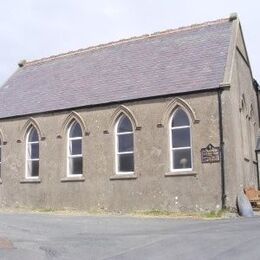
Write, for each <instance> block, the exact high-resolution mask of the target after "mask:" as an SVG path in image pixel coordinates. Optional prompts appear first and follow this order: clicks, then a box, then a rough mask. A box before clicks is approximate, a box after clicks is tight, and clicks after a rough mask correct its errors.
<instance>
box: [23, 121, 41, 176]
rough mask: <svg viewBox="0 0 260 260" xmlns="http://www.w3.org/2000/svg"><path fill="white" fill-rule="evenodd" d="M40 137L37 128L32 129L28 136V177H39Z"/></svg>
mask: <svg viewBox="0 0 260 260" xmlns="http://www.w3.org/2000/svg"><path fill="white" fill-rule="evenodd" d="M39 150H40V148H39V135H38V132H37V130H36V129H35V127H33V126H32V127H31V128H30V130H29V132H28V134H27V142H26V163H27V165H26V167H27V169H26V172H27V174H26V177H27V178H32V177H39V161H40V160H39V158H40V151H39Z"/></svg>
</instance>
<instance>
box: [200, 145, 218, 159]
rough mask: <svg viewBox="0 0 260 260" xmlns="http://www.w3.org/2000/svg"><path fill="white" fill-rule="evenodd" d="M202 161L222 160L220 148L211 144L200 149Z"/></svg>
mask: <svg viewBox="0 0 260 260" xmlns="http://www.w3.org/2000/svg"><path fill="white" fill-rule="evenodd" d="M200 153H201V162H202V163H214V162H219V161H220V148H219V147H214V146H213V145H212V144H209V145H208V146H207V147H206V148H202V149H201V150H200Z"/></svg>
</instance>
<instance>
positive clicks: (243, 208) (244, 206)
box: [237, 192, 254, 217]
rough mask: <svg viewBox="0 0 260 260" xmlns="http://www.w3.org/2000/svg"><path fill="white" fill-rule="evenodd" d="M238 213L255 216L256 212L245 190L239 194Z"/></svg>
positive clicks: (244, 215)
mask: <svg viewBox="0 0 260 260" xmlns="http://www.w3.org/2000/svg"><path fill="white" fill-rule="evenodd" d="M237 207H238V213H239V215H240V216H242V217H253V216H254V212H253V208H252V205H251V203H250V201H249V200H248V198H247V196H246V195H245V194H244V192H240V193H239V194H238V196H237Z"/></svg>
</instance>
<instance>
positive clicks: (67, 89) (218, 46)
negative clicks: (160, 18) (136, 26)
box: [0, 19, 232, 118]
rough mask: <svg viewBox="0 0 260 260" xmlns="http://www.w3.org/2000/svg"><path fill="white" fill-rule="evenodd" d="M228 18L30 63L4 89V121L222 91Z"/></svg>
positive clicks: (0, 99) (0, 92) (0, 91)
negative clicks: (220, 86) (167, 96)
mask: <svg viewBox="0 0 260 260" xmlns="http://www.w3.org/2000/svg"><path fill="white" fill-rule="evenodd" d="M231 25H232V22H230V21H229V20H228V19H222V20H218V21H215V22H212V23H205V24H202V25H197V26H192V27H188V28H182V29H179V30H169V31H165V32H161V33H157V34H155V35H151V36H144V37H140V38H134V39H130V40H124V41H119V42H118V43H111V44H107V45H101V46H100V47H96V48H95V47H94V48H90V49H86V50H80V51H78V52H77V51H76V52H72V53H68V54H63V55H58V56H56V57H50V58H46V59H42V60H39V61H34V62H29V63H26V64H25V65H24V66H23V67H21V68H19V69H18V70H17V71H16V72H15V73H14V74H13V76H11V78H10V79H9V80H8V81H7V82H6V83H5V84H4V85H3V86H2V87H1V88H0V102H1V106H0V118H7V117H14V116H22V115H28V114H35V113H42V112H47V111H57V110H64V109H71V108H76V107H83V106H94V105H100V104H108V103H113V102H124V101H129V100H137V99H144V98H151V97H158V96H164V95H172V94H173V95H174V94H177V93H185V92H190V91H197V90H208V89H213V88H217V87H218V86H219V84H220V83H221V82H222V81H223V77H224V70H225V65H226V60H227V54H228V47H229V43H230V39H231Z"/></svg>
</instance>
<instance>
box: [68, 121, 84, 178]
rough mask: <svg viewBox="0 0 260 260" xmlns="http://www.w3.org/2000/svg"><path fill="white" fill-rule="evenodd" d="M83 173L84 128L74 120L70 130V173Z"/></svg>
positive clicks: (72, 174) (75, 174) (74, 174)
mask: <svg viewBox="0 0 260 260" xmlns="http://www.w3.org/2000/svg"><path fill="white" fill-rule="evenodd" d="M82 174H83V157H82V129H81V126H80V124H79V123H78V122H76V121H73V122H72V123H71V125H70V127H69V130H68V175H69V176H78V175H82Z"/></svg>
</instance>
